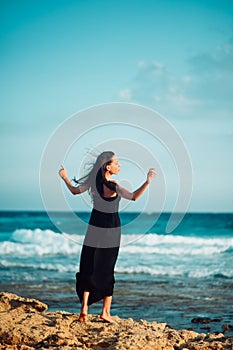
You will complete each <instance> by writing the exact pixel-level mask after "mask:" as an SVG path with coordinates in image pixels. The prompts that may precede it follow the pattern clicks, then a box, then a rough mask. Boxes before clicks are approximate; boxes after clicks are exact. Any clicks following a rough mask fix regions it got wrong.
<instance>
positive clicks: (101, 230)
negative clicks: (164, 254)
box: [59, 151, 156, 322]
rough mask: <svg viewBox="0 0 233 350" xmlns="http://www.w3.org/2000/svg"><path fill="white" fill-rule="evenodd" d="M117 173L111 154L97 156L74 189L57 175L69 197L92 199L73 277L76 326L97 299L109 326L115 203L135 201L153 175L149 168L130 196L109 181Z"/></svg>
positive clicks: (116, 235) (115, 250)
mask: <svg viewBox="0 0 233 350" xmlns="http://www.w3.org/2000/svg"><path fill="white" fill-rule="evenodd" d="M119 171H120V163H119V161H118V159H117V157H116V156H115V154H114V153H113V152H111V151H106V152H103V153H101V154H100V155H99V156H98V157H97V159H96V162H95V164H94V165H93V167H92V169H91V171H90V172H89V173H88V174H87V175H86V176H84V177H83V178H81V179H79V180H78V181H77V180H75V182H77V183H79V186H78V187H77V186H74V185H73V184H72V182H71V181H70V180H69V179H68V176H67V172H66V170H65V168H64V167H63V166H62V167H61V169H60V171H59V175H60V177H61V178H62V179H63V180H64V182H65V184H66V186H67V187H68V189H69V190H70V192H71V193H72V194H74V195H75V194H80V193H83V192H85V191H87V190H89V191H90V193H91V196H92V198H93V210H92V213H91V216H90V220H89V224H88V229H87V233H86V236H85V240H84V244H83V248H82V252H81V260H80V271H79V273H77V274H76V291H77V294H78V296H79V299H80V301H81V303H82V306H81V311H80V315H79V321H80V322H86V321H87V314H88V306H89V305H91V304H93V303H95V302H97V301H99V300H101V299H103V309H102V312H101V315H100V318H101V319H103V320H105V321H107V322H113V320H112V318H111V315H110V307H111V302H112V295H113V288H114V282H115V279H114V267H115V264H116V260H117V256H118V251H119V246H120V219H119V215H118V207H119V201H120V199H121V197H122V198H126V199H128V200H132V201H135V200H137V199H138V198H139V197H140V196H141V195H142V193H143V192H144V191H145V189H146V188H147V186H148V185H149V183H150V182H151V181H152V179H153V178H154V177H155V175H156V174H155V170H154V169H153V168H151V169H150V170H149V172H148V174H147V179H146V181H145V182H144V183H143V184H142V186H140V187H139V188H138V189H137V190H135V191H134V192H130V191H128V190H127V189H126V188H124V187H122V186H120V184H118V183H117V182H116V181H115V180H112V179H111V176H112V175H117V174H118V173H119Z"/></svg>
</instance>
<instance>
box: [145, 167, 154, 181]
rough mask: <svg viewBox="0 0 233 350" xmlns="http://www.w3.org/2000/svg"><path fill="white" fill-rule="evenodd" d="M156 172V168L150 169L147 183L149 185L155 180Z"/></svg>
mask: <svg viewBox="0 0 233 350" xmlns="http://www.w3.org/2000/svg"><path fill="white" fill-rule="evenodd" d="M155 176H156V172H155V169H154V168H150V169H149V171H148V173H147V182H148V184H150V183H151V181H152V180H153V179H154V178H155Z"/></svg>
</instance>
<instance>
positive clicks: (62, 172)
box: [59, 165, 67, 180]
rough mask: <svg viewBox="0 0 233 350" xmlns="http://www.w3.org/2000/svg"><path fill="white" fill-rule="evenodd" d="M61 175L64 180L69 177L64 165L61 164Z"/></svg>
mask: <svg viewBox="0 0 233 350" xmlns="http://www.w3.org/2000/svg"><path fill="white" fill-rule="evenodd" d="M59 175H60V177H61V178H62V179H63V180H64V179H66V178H67V172H66V169H65V168H64V166H63V165H61V169H60V170H59Z"/></svg>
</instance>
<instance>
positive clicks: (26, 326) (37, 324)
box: [0, 292, 233, 350]
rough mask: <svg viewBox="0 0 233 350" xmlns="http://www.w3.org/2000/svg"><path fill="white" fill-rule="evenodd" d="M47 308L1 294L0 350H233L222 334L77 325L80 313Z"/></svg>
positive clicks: (142, 325)
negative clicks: (50, 310)
mask: <svg viewBox="0 0 233 350" xmlns="http://www.w3.org/2000/svg"><path fill="white" fill-rule="evenodd" d="M47 309H48V307H47V305H46V304H44V303H42V302H41V301H39V300H36V299H29V298H23V297H20V296H17V295H15V294H11V293H4V292H1V293H0V349H12V350H14V349H15V350H16V349H20V350H24V349H25V350H26V349H28V350H29V349H64V350H65V349H84V350H85V349H94V350H101V349H108V350H118V349H119V350H127V349H129V350H137V349H138V350H139V349H143V350H152V349H153V350H163V349H166V350H181V349H182V350H187V349H189V350H207V349H208V350H222V349H226V350H227V349H229V350H232V349H233V343H232V339H231V338H227V337H225V336H224V334H222V333H219V334H204V333H201V334H200V333H196V332H194V331H191V330H174V329H171V327H169V326H167V325H166V323H157V322H147V321H145V320H141V321H139V322H136V321H135V320H133V319H131V318H128V319H120V318H119V317H117V316H114V317H113V319H114V321H115V323H111V324H110V323H105V322H104V321H102V320H101V319H100V318H99V316H97V315H89V318H88V322H86V323H80V322H78V316H79V315H78V314H72V313H68V312H65V311H57V312H49V311H47Z"/></svg>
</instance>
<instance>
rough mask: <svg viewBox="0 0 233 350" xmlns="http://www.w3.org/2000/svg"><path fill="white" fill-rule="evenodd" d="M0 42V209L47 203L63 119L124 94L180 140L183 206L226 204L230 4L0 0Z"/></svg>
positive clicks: (232, 168)
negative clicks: (42, 180) (186, 173)
mask: <svg viewBox="0 0 233 350" xmlns="http://www.w3.org/2000/svg"><path fill="white" fill-rule="evenodd" d="M0 50H1V55H0V70H1V72H0V76H1V84H0V89H1V95H0V96H1V104H0V114H1V129H0V132H1V139H0V140H1V141H0V142H1V165H2V169H1V199H0V209H32V210H36V209H43V204H42V201H41V197H40V188H39V169H40V160H41V156H42V153H43V150H44V147H45V145H46V143H47V142H48V140H49V138H50V136H51V135H52V133H53V132H54V130H55V129H56V128H57V127H58V125H60V123H62V122H64V121H65V120H66V119H67V118H68V117H70V116H71V115H73V114H74V113H76V112H78V111H80V110H82V109H86V108H89V107H90V106H93V105H96V104H102V103H109V102H131V103H137V104H141V105H144V106H147V107H149V108H153V109H155V110H156V111H158V112H159V113H160V114H161V115H163V116H164V117H165V118H166V119H167V120H168V121H169V122H170V123H172V124H173V126H174V127H175V128H176V130H177V132H178V133H179V134H180V135H181V137H182V138H183V140H184V142H185V144H186V146H187V148H188V151H189V154H190V158H191V161H192V166H193V195H192V199H191V203H190V208H189V210H190V211H232V210H233V200H232V198H233V186H232V172H233V162H232V151H233V122H232V120H233V3H232V1H227V0H222V1H220V0H219V1H214V0H212V1H199V0H197V1H194V0H191V1H166V0H165V1H159V0H158V1H152V0H151V1H149V0H148V1H143V0H140V1H137V0H136V1H129V0H125V1H111V0H110V1H109V0H108V1H107V0H103V1H89V0H86V1H84V0H83V1H77V0H76V1H69V0H56V1H55V0H50V1H45V0H40V1H37V0H35V1H23V0H22V1H11V0H10V1H4V0H3V1H1V2H0ZM96 118H98V116H97V117H96ZM82 123H84V124H85V120H83V121H82ZM131 136H132V138H133V137H134V135H133V134H132V135H131ZM95 145H96V144H95V138H93V139H92V142H91V143H90V144H89V146H90V147H92V146H93V147H95ZM155 152H156V150H155ZM120 156H122V157H123V155H120ZM73 160H74V161H75V162H76V161H77V160H76V158H75V155H74V156H73ZM73 167H74V168H75V169H76V168H77V165H76V164H74V166H73ZM126 167H127V164H126ZM68 170H69V172H70V173H71V176H73V169H72V165H69V168H68ZM127 175H128V177H129V178H130V177H131V174H130V172H129V173H128V174H127V171H126V173H125V175H124V176H126V177H127ZM55 178H56V175H55ZM171 178H172V174H170V177H169V175H168V178H167V183H168V188H169V182H171ZM136 180H138V181H139V182H140V177H138V178H137V176H136ZM51 181H53V179H52V175H51ZM54 181H57V178H56V180H55V179H54ZM136 182H137V181H136ZM171 185H172V183H171ZM155 195H156V193H155ZM167 196H168V198H167V203H166V205H165V210H171V209H172V203H171V202H172V199H169V191H168V194H167ZM72 201H73V199H72ZM75 201H76V202H74V203H76V204H74V205H75V206H76V207H75V209H76V208H77V209H81V208H82V202H81V201H80V202H79V200H78V199H75ZM72 203H73V202H72ZM136 208H137V207H136ZM151 210H153V208H151Z"/></svg>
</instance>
